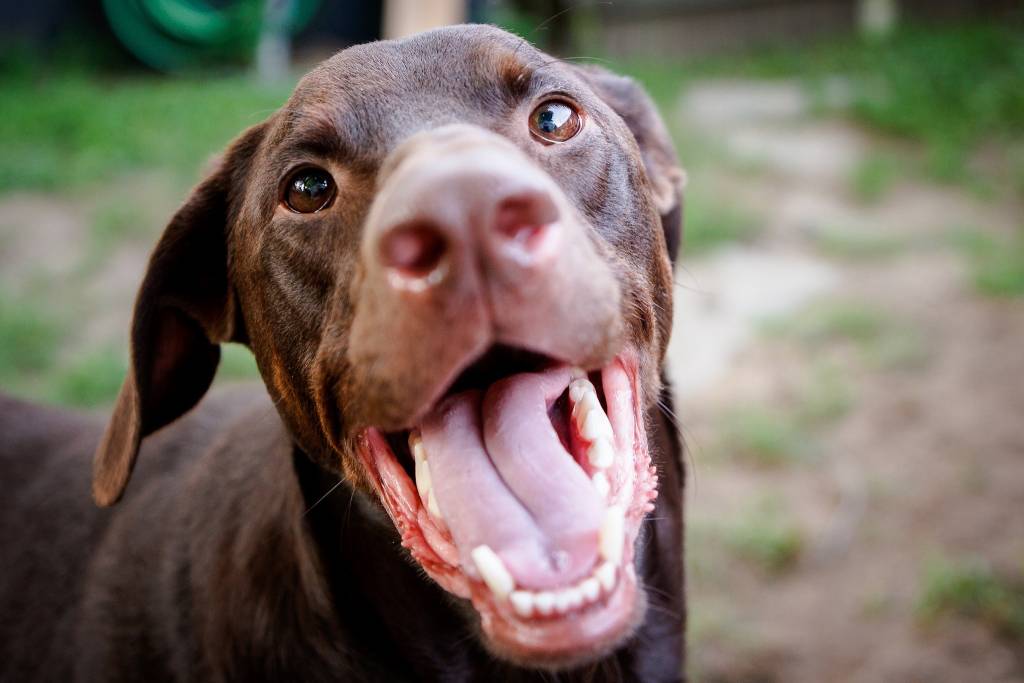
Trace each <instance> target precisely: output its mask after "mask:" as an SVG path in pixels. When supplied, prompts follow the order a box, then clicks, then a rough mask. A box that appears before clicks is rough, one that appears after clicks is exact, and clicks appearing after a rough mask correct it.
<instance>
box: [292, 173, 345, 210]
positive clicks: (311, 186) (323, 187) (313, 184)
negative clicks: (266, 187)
mask: <svg viewBox="0 0 1024 683" xmlns="http://www.w3.org/2000/svg"><path fill="white" fill-rule="evenodd" d="M336 189H337V188H335V186H334V179H333V178H331V174H330V173H328V172H327V171H325V170H323V169H322V168H317V167H315V166H307V167H305V168H300V169H299V170H298V171H296V172H295V173H293V174H292V175H291V177H290V178H288V183H287V185H285V187H284V203H285V204H286V205H287V206H288V208H289V209H291V210H292V211H294V212H296V213H315V212H317V211H319V210H320V209H322V208H324V207H325V206H327V205H328V204H330V203H331V200H332V199H334V194H335V192H336Z"/></svg>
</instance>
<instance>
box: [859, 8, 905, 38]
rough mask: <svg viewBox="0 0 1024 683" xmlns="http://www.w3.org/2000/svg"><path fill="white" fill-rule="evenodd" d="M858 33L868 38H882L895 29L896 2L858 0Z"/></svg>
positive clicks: (897, 10)
mask: <svg viewBox="0 0 1024 683" xmlns="http://www.w3.org/2000/svg"><path fill="white" fill-rule="evenodd" d="M857 9H858V14H859V15H860V16H859V19H860V32H861V33H862V34H863V35H865V36H868V37H870V38H884V37H885V36H887V35H889V34H890V33H892V30H893V29H894V28H896V20H897V18H898V15H899V2H898V0H860V1H859V2H858V7H857Z"/></svg>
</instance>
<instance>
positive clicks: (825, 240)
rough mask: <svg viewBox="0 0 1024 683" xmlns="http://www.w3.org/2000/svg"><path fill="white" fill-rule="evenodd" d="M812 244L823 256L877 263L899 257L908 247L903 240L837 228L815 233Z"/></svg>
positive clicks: (906, 242)
mask: <svg viewBox="0 0 1024 683" xmlns="http://www.w3.org/2000/svg"><path fill="white" fill-rule="evenodd" d="M814 244H815V247H817V249H818V251H820V252H821V253H822V254H824V255H825V256H830V257H832V258H839V259H845V260H851V261H859V260H866V261H877V260H878V259H880V258H887V257H890V256H896V255H899V254H901V253H903V252H904V251H905V250H906V249H907V247H908V246H909V244H908V241H907V240H906V239H904V238H900V237H894V236H891V235H879V234H871V233H865V232H861V231H854V230H849V229H839V228H827V229H824V230H821V231H818V232H816V233H815V234H814Z"/></svg>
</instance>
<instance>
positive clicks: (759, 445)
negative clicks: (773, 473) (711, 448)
mask: <svg viewBox="0 0 1024 683" xmlns="http://www.w3.org/2000/svg"><path fill="white" fill-rule="evenodd" d="M717 432H718V435H719V437H718V440H719V443H718V445H717V448H716V452H717V453H719V454H720V455H721V456H723V457H727V458H729V459H731V460H738V461H740V462H744V463H748V464H751V465H756V466H761V467H777V466H780V465H786V464H790V463H792V462H796V461H799V460H803V459H804V458H806V457H807V453H808V447H809V444H810V442H811V439H810V437H809V435H808V434H807V433H806V432H805V431H804V430H803V429H802V426H801V425H800V423H799V421H798V420H797V418H796V416H795V415H794V414H793V413H792V412H791V411H789V410H784V409H780V408H775V407H770V406H765V405H759V404H749V405H742V406H737V407H735V408H733V409H732V410H729V411H727V412H726V413H725V414H724V415H723V417H722V419H721V422H720V424H719V425H718V429H717Z"/></svg>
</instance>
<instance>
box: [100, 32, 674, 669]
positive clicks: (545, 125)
mask: <svg viewBox="0 0 1024 683" xmlns="http://www.w3.org/2000/svg"><path fill="white" fill-rule="evenodd" d="M681 178H682V172H681V171H680V170H679V168H678V167H677V164H676V161H675V155H674V153H673V151H672V148H671V145H670V143H669V141H668V137H667V135H666V133H665V130H664V127H663V125H662V124H661V122H660V120H659V118H658V116H657V114H656V112H655V110H654V108H653V106H652V104H651V102H650V100H649V98H647V96H646V95H645V94H644V93H643V92H642V91H641V89H640V88H639V87H638V86H636V84H634V83H633V82H632V81H630V80H628V79H625V78H620V77H617V76H614V75H612V74H610V73H608V72H606V71H604V70H601V69H597V68H592V67H589V68H588V67H578V66H573V65H569V64H566V63H564V62H560V61H558V60H555V59H552V58H550V57H549V56H548V55H545V54H543V53H541V52H539V51H538V50H536V49H534V48H532V47H530V46H529V45H528V44H526V43H524V42H523V41H521V40H519V39H518V38H515V37H513V36H511V35H509V34H507V33H505V32H503V31H500V30H498V29H495V28H492V27H485V26H459V27H452V28H446V29H441V30H437V31H432V32H429V33H425V34H421V35H419V36H415V37H413V38H410V39H407V40H403V41H398V42H380V43H373V44H369V45H362V46H359V47H354V48H350V49H348V50H345V51H343V52H341V53H339V54H338V55H336V56H335V57H333V58H331V59H330V60H328V61H326V62H325V63H323V64H322V65H320V66H319V67H318V68H316V69H315V70H314V71H313V72H311V73H310V74H309V75H307V76H306V77H305V78H304V79H303V80H302V81H301V83H299V85H298V87H297V88H296V90H295V93H294V94H293V96H292V97H291V99H290V100H289V101H288V103H287V105H286V106H285V107H283V108H282V109H281V110H280V111H278V112H277V113H276V114H274V115H273V116H272V117H271V118H270V119H268V120H267V121H266V122H264V123H262V124H260V125H258V126H255V127H253V128H251V129H249V130H248V131H246V132H245V133H243V134H242V135H241V137H239V138H238V139H237V140H236V141H235V142H234V143H233V144H232V145H231V146H230V148H229V149H228V150H227V152H226V153H225V155H224V156H223V157H222V158H221V160H220V161H219V162H218V165H217V167H216V168H215V169H214V170H213V172H212V174H211V175H210V176H209V177H208V178H207V179H206V180H204V181H203V182H202V183H201V184H200V185H199V186H198V187H197V188H196V189H195V190H194V192H193V193H192V195H191V196H190V198H189V199H188V201H187V202H186V203H185V205H184V206H183V207H182V208H181V209H180V210H179V211H178V212H177V214H176V215H175V216H174V218H173V219H172V220H171V222H170V224H169V225H168V227H167V229H166V232H165V233H164V235H163V237H162V239H161V240H160V243H159V244H158V246H157V247H156V250H155V252H154V254H153V256H152V258H151V261H150V264H149V270H148V272H147V273H146V276H145V279H144V282H143V284H142V287H141V290H140V292H139V296H138V300H137V303H136V308H135V318H134V322H133V328H132V366H131V371H130V373H129V376H128V378H127V380H126V382H125V384H124V387H123V389H122V391H121V394H120V396H119V398H118V400H117V404H116V407H115V410H114V415H113V418H112V419H111V422H110V425H109V427H108V429H107V433H106V435H105V437H104V440H103V442H102V444H101V445H100V447H99V450H98V452H97V456H96V462H95V478H94V494H95V497H96V500H97V501H98V502H99V503H100V504H101V505H109V504H111V503H113V502H115V501H116V500H117V499H118V498H119V497H120V495H121V493H122V491H123V489H124V487H125V485H126V483H127V480H128V477H129V475H130V473H131V469H132V466H133V463H134V460H135V458H136V454H137V452H138V448H139V443H140V440H141V439H142V438H144V437H145V436H146V435H148V434H150V433H152V432H153V431H155V430H157V429H159V428H160V427H162V426H164V425H166V424H167V423H169V422H171V421H172V420H174V419H176V418H177V417H179V416H180V415H182V414H183V413H185V412H186V411H188V410H189V409H190V408H192V407H193V406H194V405H195V404H196V403H197V402H198V401H199V399H200V398H201V397H202V395H203V394H204V392H205V391H206V390H207V388H208V386H209V384H210V382H211V380H212V378H213V375H214V371H215V369H216V366H217V362H218V358H219V344H220V343H222V342H229V341H234V342H240V343H243V344H246V345H248V346H249V347H250V348H251V349H252V351H253V353H254V354H255V356H256V359H257V361H258V364H259V368H260V371H261V373H262V375H263V378H264V380H265V382H266V385H267V388H268V390H269V392H270V394H271V396H272V397H273V399H274V402H275V403H276V405H277V407H278V410H279V412H280V414H281V417H282V418H283V420H284V421H285V423H286V425H287V426H288V428H289V430H290V431H291V433H292V435H293V438H294V440H295V442H296V443H297V444H298V445H299V446H300V447H301V448H302V450H303V451H304V452H305V453H307V454H308V455H309V456H310V457H311V458H313V459H314V460H315V461H316V462H318V463H319V464H320V465H322V466H323V467H325V468H328V469H330V470H333V471H335V472H338V473H339V474H341V475H343V476H345V477H347V478H348V480H350V481H351V482H352V483H353V485H355V486H357V487H359V488H361V489H362V490H363V491H365V492H366V493H367V494H369V495H371V496H374V497H375V499H376V500H379V502H380V504H381V505H382V506H383V509H384V510H386V511H387V513H388V515H390V518H391V520H392V521H393V522H394V525H395V527H396V528H397V529H398V531H399V533H400V534H401V537H402V542H403V544H404V545H405V547H406V548H407V549H408V551H409V552H410V554H411V555H412V557H413V558H414V559H415V560H416V562H418V563H419V564H420V565H421V566H422V568H423V569H424V571H425V572H426V573H427V574H428V575H429V576H430V577H431V578H432V579H433V580H435V581H436V582H437V583H438V584H440V585H441V586H442V587H444V588H445V589H446V590H447V591H449V592H450V593H452V594H453V595H455V596H457V597H458V598H462V599H465V601H466V602H465V603H463V604H465V605H467V606H468V605H471V606H472V609H469V608H468V607H467V610H469V613H470V614H474V615H477V617H478V620H479V623H480V625H481V631H482V638H483V640H484V642H485V643H486V644H487V645H488V646H489V647H491V648H492V650H494V651H495V652H496V653H498V654H500V655H503V656H506V657H508V658H511V659H514V660H518V661H527V662H530V663H533V664H538V663H546V664H551V665H557V664H559V663H566V662H569V661H580V660H584V659H587V658H590V657H596V656H598V655H600V654H602V653H604V652H606V651H607V650H608V649H610V648H612V647H614V646H615V645H616V644H618V643H620V642H621V641H622V640H623V639H624V638H625V637H627V636H628V635H629V634H630V633H631V632H632V630H633V629H634V628H635V626H636V624H637V623H638V621H639V619H640V617H641V615H642V613H643V610H644V600H643V595H642V590H641V589H640V588H639V587H638V583H637V576H636V568H635V565H634V548H633V546H634V541H635V540H636V537H637V534H638V531H639V528H640V523H641V520H642V518H643V516H644V515H645V513H646V512H647V511H648V510H650V509H651V506H652V500H653V499H654V497H655V495H656V483H657V473H656V471H655V470H654V468H653V467H652V461H651V457H650V455H649V452H648V442H647V435H646V424H645V415H646V414H647V411H648V409H649V408H650V407H651V406H652V405H653V404H654V402H655V401H656V400H657V396H658V393H659V389H660V379H659V378H660V367H661V363H662V359H663V355H664V352H665V348H666V343H667V341H668V335H669V329H670V326H671V314H672V297H671V289H672V287H671V284H672V277H671V259H670V256H671V255H672V254H673V253H674V251H675V248H676V244H677V242H678V237H679V202H680V198H679V187H680V181H681Z"/></svg>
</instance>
